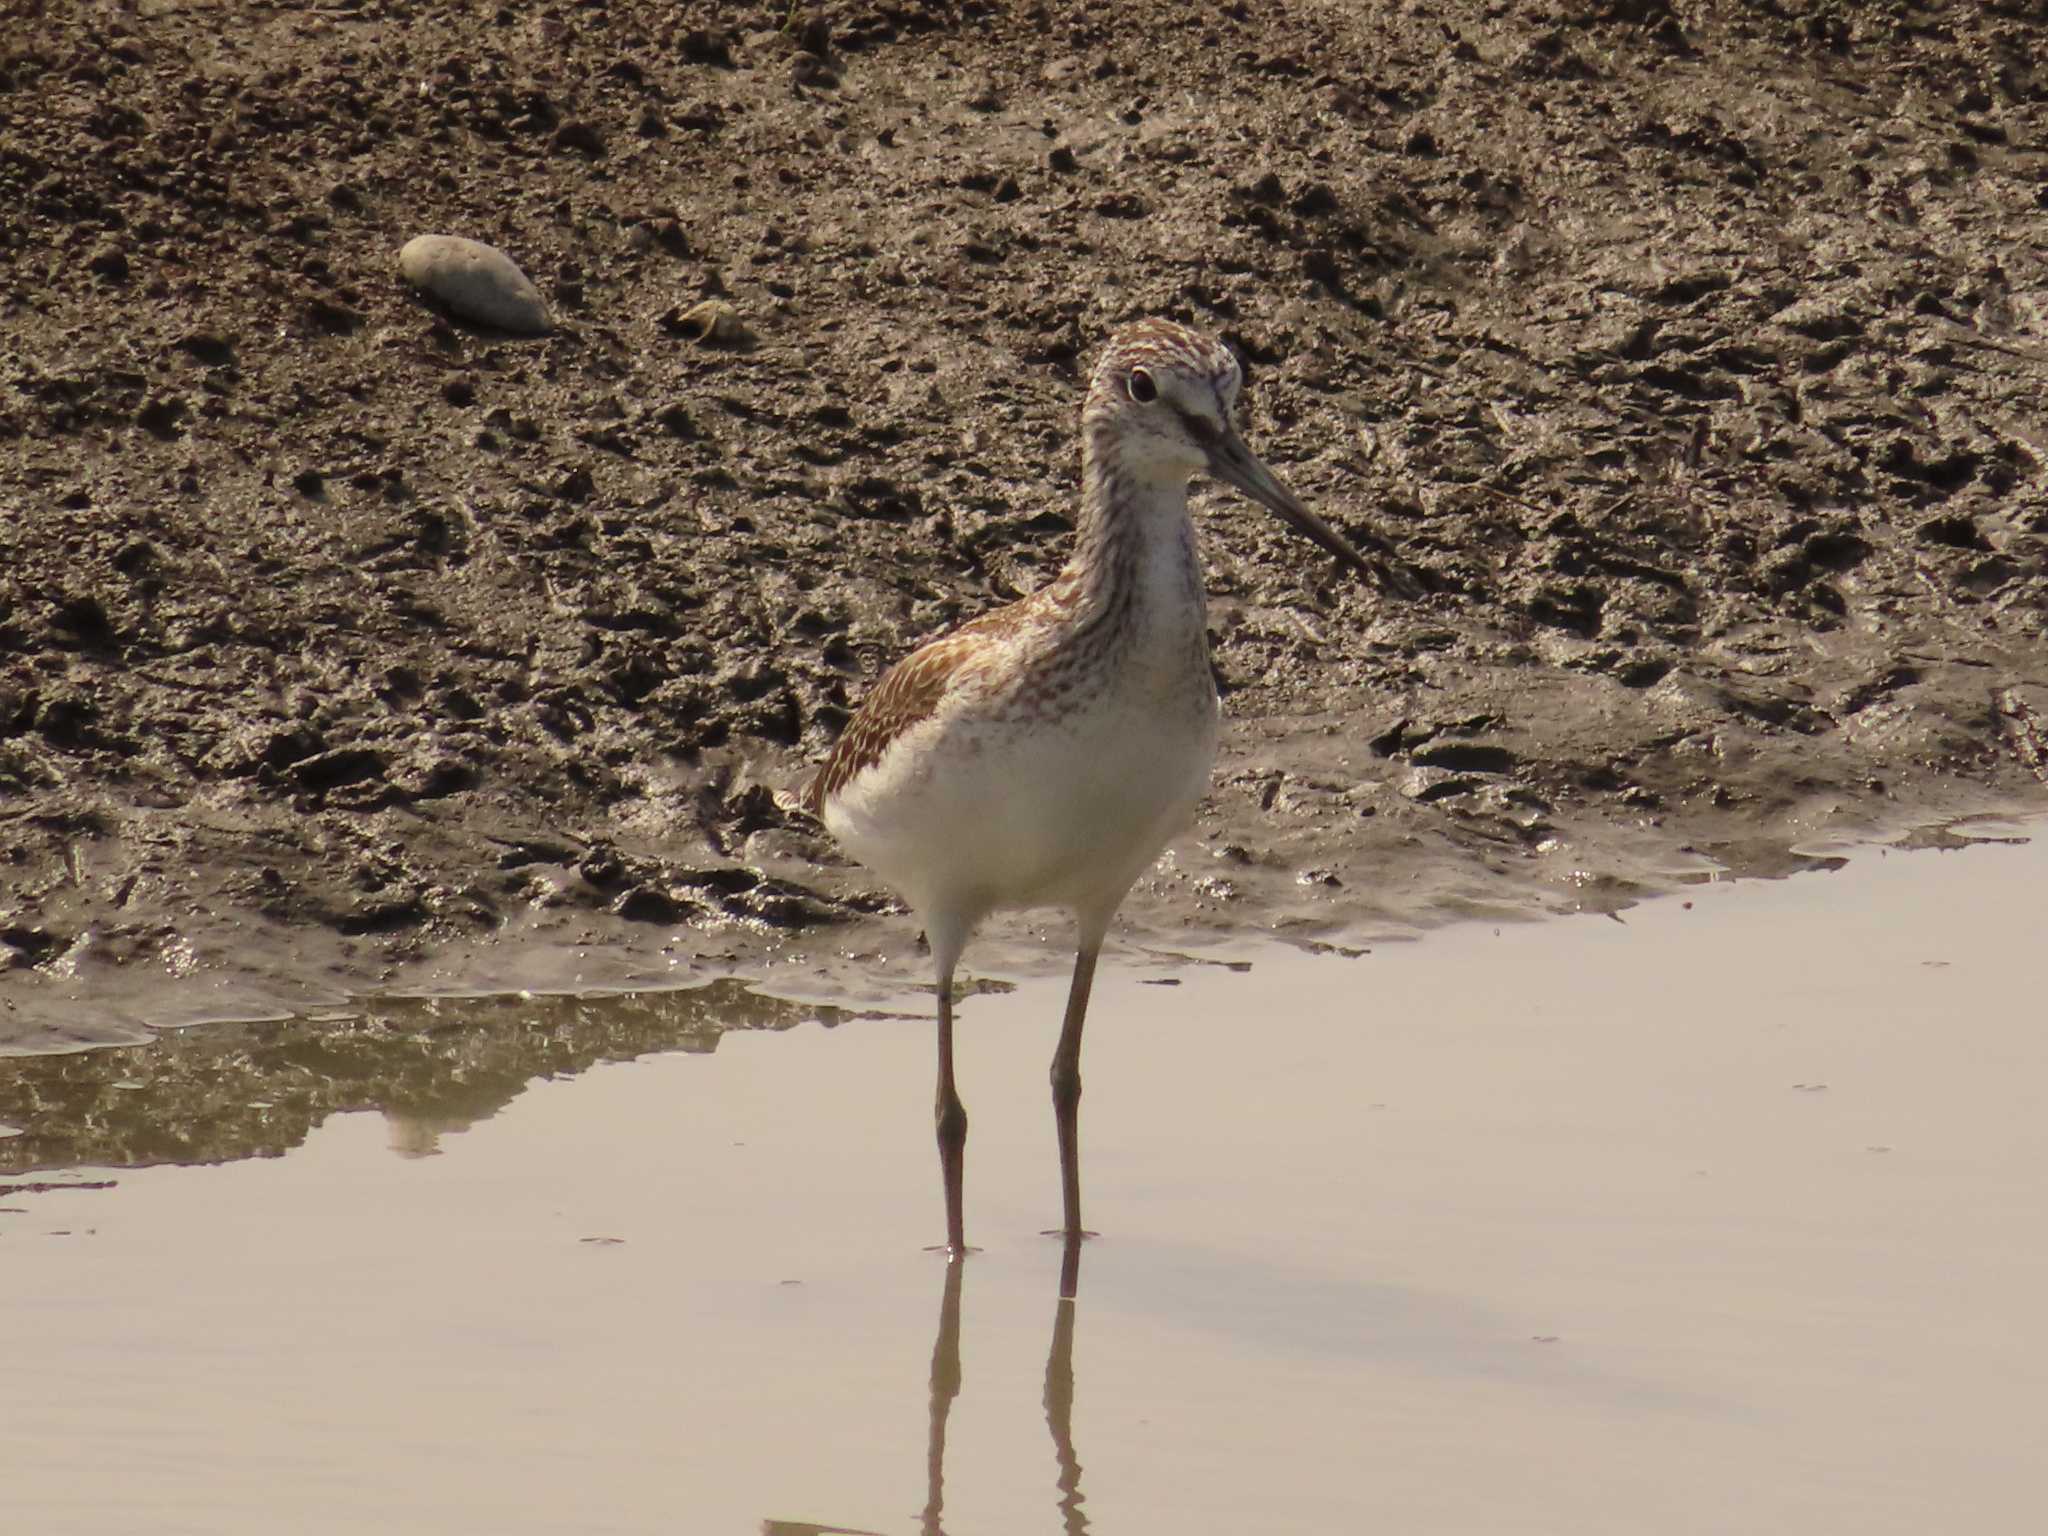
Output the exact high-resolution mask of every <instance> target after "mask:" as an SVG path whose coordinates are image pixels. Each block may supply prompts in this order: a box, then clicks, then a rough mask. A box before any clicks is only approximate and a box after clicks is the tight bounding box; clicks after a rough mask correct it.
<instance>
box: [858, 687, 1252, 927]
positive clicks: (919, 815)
mask: <svg viewBox="0 0 2048 1536" xmlns="http://www.w3.org/2000/svg"><path fill="white" fill-rule="evenodd" d="M1217 733H1218V727H1217V714H1216V699H1215V694H1214V691H1213V689H1211V688H1210V686H1209V683H1208V676H1207V671H1206V667H1204V669H1203V671H1202V673H1201V675H1200V676H1199V677H1198V678H1197V677H1191V676H1188V675H1186V674H1184V673H1183V674H1181V675H1178V676H1172V677H1169V678H1166V679H1162V678H1161V677H1160V676H1159V675H1158V674H1156V673H1155V674H1152V675H1151V676H1150V677H1147V676H1145V675H1143V674H1142V673H1140V674H1139V675H1136V676H1132V677H1129V678H1127V679H1125V680H1124V681H1123V685H1122V686H1116V687H1112V688H1111V689H1109V690H1107V691H1105V692H1102V693H1099V694H1095V695H1093V696H1089V697H1085V698H1083V697H1073V698H1071V702H1070V707H1068V708H1067V709H1064V710H1062V711H1060V712H1057V713H1052V714H1044V715H1038V716H1036V717H1033V718H1030V719H1029V720H1025V721H1018V720H1015V719H1011V718H1005V717H1004V716H1002V715H1001V714H995V715H989V714H986V713H983V712H981V711H978V710H970V711H963V712H961V713H960V714H958V715H955V716H953V717H951V718H947V717H945V716H941V717H938V718H935V719H933V720H928V721H925V722H923V723H922V724H920V725H919V726H916V727H914V728H912V729H911V730H910V731H908V732H906V733H905V734H904V735H903V737H902V738H900V739H899V740H898V741H897V742H896V743H895V744H893V746H892V747H891V749H890V751H889V753H888V755H887V756H885V757H884V759H883V760H882V761H881V762H880V763H878V764H876V765H875V767H874V768H873V769H872V770H870V771H869V772H868V773H866V774H863V775H862V776H861V778H860V780H859V781H858V782H857V783H855V784H853V785H849V786H848V788H847V791H846V792H845V793H844V794H843V795H842V796H840V797H839V798H838V799H837V800H836V801H835V802H834V803H833V805H832V806H831V807H829V808H828V810H827V813H826V823H827V825H828V826H829V827H830V829H831V830H832V832H833V833H834V835H835V836H837V837H838V838H839V839H840V841H841V843H842V844H843V845H844V846H845V847H846V848H847V850H848V851H849V852H851V853H852V854H853V855H854V857H856V858H857V859H859V860H860V861H861V862H862V863H863V864H865V865H867V866H868V867H869V868H870V869H872V870H874V871H875V872H876V873H877V874H878V875H880V876H881V877H882V878H883V879H884V880H885V881H886V882H887V883H888V884H889V885H891V886H892V887H894V888H895V890H896V891H897V892H898V893H899V894H900V895H902V896H903V897H904V898H905V899H906V900H907V901H909V902H910V904H911V905H912V906H914V907H916V908H918V909H919V910H921V911H927V912H928V911H932V910H948V909H957V910H963V911H968V912H984V911H993V910H996V909H999V908H1017V907H1046V906H1058V907H1070V908H1098V907H1107V906H1113V905H1114V904H1115V902H1116V901H1117V900H1118V899H1119V898H1121V897H1122V895H1123V893H1124V892H1125V891H1126V890H1127V889H1128V888H1129V886H1130V884H1131V882H1132V881H1133V880H1135V879H1136V878H1137V877H1138V876H1139V875H1140V874H1142V873H1143V872H1144V870H1145V868H1146V866H1148V865H1149V864H1150V863H1151V862H1152V860H1153V859H1155V858H1156V857H1158V854H1159V851H1160V849H1161V848H1162V847H1164V846H1165V844H1166V841H1167V840H1168V839H1169V838H1170V837H1172V836H1173V834H1174V833H1175V832H1177V831H1178V830H1180V828H1181V827H1182V826H1184V825H1186V823H1187V820H1188V818H1189V817H1190V816H1192V815H1193V813H1194V809H1195V805H1196V803H1197V802H1198V801H1199V800H1200V799H1201V797H1202V794H1203V792H1204V790H1205V789H1206V788H1207V787H1208V782H1209V772H1210V768H1211V767H1212V765H1213V764H1214V762H1215V756H1216V741H1217Z"/></svg>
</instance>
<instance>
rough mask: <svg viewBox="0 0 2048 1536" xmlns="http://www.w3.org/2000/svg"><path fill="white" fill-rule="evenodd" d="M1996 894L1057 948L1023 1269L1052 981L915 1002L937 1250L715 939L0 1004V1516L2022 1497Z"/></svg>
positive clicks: (1816, 894) (852, 1085) (2035, 1269)
mask: <svg viewBox="0 0 2048 1536" xmlns="http://www.w3.org/2000/svg"><path fill="white" fill-rule="evenodd" d="M2044 891H2048V840H2039V839H2037V840H2036V841H2033V842H2030V843H2025V844H2015V845H2006V844H1987V845H1981V846H1975V847H1971V848H1968V849H1965V850H1962V851H1957V852H1917V853H1900V852H1892V853H1888V854H1887V853H1879V852H1872V853H1869V854H1867V855H1861V856H1858V857H1855V858H1853V859H1851V861H1850V862H1849V864H1848V865H1847V867H1846V868H1844V869H1842V870H1839V871H1837V872H1834V873H1830V874H1824V875H1805V876H1801V877H1798V878H1796V879H1791V880H1786V881H1782V882H1774V883H1773V882H1745V883H1740V884H1728V885H1706V886H1702V887H1699V888H1697V889H1696V890H1695V891H1694V892H1693V893H1692V894H1691V896H1690V898H1689V904H1687V903H1684V902H1681V901H1677V900H1672V901H1663V902H1655V903H1651V904H1648V905H1645V906H1642V907H1639V908H1636V909H1634V910H1632V911H1630V912H1629V913H1627V914H1626V915H1625V919H1622V920H1615V919H1598V918H1586V919H1578V920H1572V921H1563V922H1548V923H1542V924H1530V925H1522V926H1511V927H1506V928H1501V929H1494V928H1490V927H1484V926H1479V925H1468V926H1465V927H1462V928H1453V929H1449V930H1445V931H1442V932H1439V933H1436V934H1432V935H1431V936H1430V937H1428V938H1427V939H1425V940H1423V941H1421V942H1417V943H1407V944H1393V945H1386V946H1380V947H1376V948H1375V949H1374V950H1373V951H1372V952H1371V953H1369V954H1365V955H1362V956H1359V957H1356V958H1340V957H1337V956H1333V955H1321V956H1311V955H1305V954H1301V953H1297V952H1293V951H1287V950H1279V949H1275V950H1271V951H1262V952H1260V953H1259V954H1258V955H1257V956H1256V958H1255V961H1254V963H1253V964H1252V965H1251V967H1250V968H1249V969H1248V970H1240V969H1232V968H1228V967H1223V966H1205V965H1194V966H1189V967H1187V968H1185V969H1183V970H1182V971H1180V972H1179V973H1177V978H1176V979H1177V983H1178V984H1175V985H1160V984H1158V983H1159V980H1160V977H1159V973H1158V972H1157V970H1156V969H1136V968H1132V967H1130V966H1128V965H1126V966H1119V965H1117V964H1116V963H1115V961H1114V960H1113V959H1112V961H1110V962H1109V963H1108V964H1107V965H1106V967H1105V971H1104V974H1103V976H1102V978H1101V979H1100V981H1099V982H1098V985H1097V993H1096V1001H1095V1006H1094V1014H1093V1023H1092V1024H1091V1028H1090V1038H1089V1042H1088V1050H1087V1053H1086V1057H1085V1067H1086V1073H1087V1087H1088V1093H1087V1099H1086V1102H1085V1104H1084V1108H1083V1139H1084V1148H1085V1178H1086V1190H1087V1198H1088V1217H1089V1220H1090V1222H1091V1224H1093V1225H1095V1226H1098V1227H1100V1228H1101V1229H1103V1231H1104V1234H1105V1235H1104V1236H1103V1237H1102V1238H1101V1239H1100V1240H1099V1241H1096V1242H1092V1243H1089V1244H1087V1245H1086V1246H1085V1247H1084V1248H1083V1249H1082V1251H1081V1256H1080V1271H1079V1275H1078V1301H1077V1302H1076V1303H1075V1304H1074V1305H1073V1306H1072V1307H1063V1306H1062V1305H1061V1304H1060V1302H1059V1301H1058V1293H1059V1290H1060V1278H1061V1277H1060V1273H1059V1271H1060V1261H1061V1251H1060V1246H1059V1244H1058V1243H1057V1242H1055V1241H1054V1240H1051V1239H1048V1238H1044V1237H1041V1236H1039V1235H1038V1233H1039V1229H1040V1228H1041V1227H1044V1226H1046V1225H1049V1224H1050V1223H1051V1222H1052V1220H1054V1219H1055V1217H1056V1215H1057V1208H1058V1182H1057V1176H1056V1167H1055V1159H1054V1154H1053V1146H1052V1133H1051V1116H1050V1109H1049V1104H1048V1102H1047V1093H1046V1088H1045V1077H1044V1073H1045V1065H1046V1062H1047V1060H1048V1058H1049V1056H1050V1053H1051V1048H1052V1042H1053V1038H1054V1036H1055V1034H1056V1032H1057V1025H1058V1015H1059V1004H1060V994H1061V988H1060V987H1059V985H1058V984H1056V983H1048V982H1043V981H1034V982H1028V983H1025V984H1022V985H1020V986H1018V987H1017V988H1016V989H1015V990H1014V991H1008V992H998V993H994V994H990V995H981V996H976V997H974V998H971V999H970V1000H969V1001H968V1002H967V1003H966V1004H965V1005H964V1007H963V1010H962V1022H961V1029H962V1053H963V1055H962V1073H963V1081H962V1088H963V1092H964V1093H965V1095H966V1098H967V1102H968V1107H969V1110H970V1112H971V1114H972V1115H973V1132H972V1138H971V1141H970V1144H969V1160H968V1221H969V1237H970V1240H972V1241H973V1242H975V1243H977V1244H979V1245H980V1246H981V1248H982V1250H983V1251H982V1252H980V1253H979V1254H977V1255H975V1256H974V1257H973V1258H972V1259H971V1260H969V1261H968V1262H967V1263H966V1264H965V1265H964V1266H963V1267H960V1268H952V1269H949V1268H948V1266H946V1265H945V1264H944V1263H943V1261H942V1260H941V1259H940V1258H939V1257H938V1256H936V1255H934V1254H931V1253H927V1252H924V1251H922V1245H923V1244H924V1243H927V1242H930V1241H932V1240H934V1238H935V1237H936V1236H937V1234H938V1231H939V1228H940V1224H941V1223H940V1209H939V1194H938V1178H937V1169H936V1164H935V1159H934V1156H933V1152H932V1148H931V1134H930V1108H929V1105H930V1098H929V1095H930V1077H931V1070H932V1065H931V1041H930V1038H929V1036H930V1027H929V1025H928V1023H926V1022H925V1021H923V1020H922V1019H911V1018H891V1017H860V1018H854V1017H844V1018H835V1020H834V1023H835V1027H832V1028H821V1027H818V1026H817V1025H816V1024H815V1023H808V1022H803V1021H805V1020H807V1019H814V1018H816V1017H817V1013H816V1010H804V1009H800V1008H796V1007H795V1006H794V1005H790V1004H775V1003H769V1002H765V1001H763V1000H761V999H755V998H747V997H743V996H740V995H739V994H737V993H736V992H735V991H733V990H732V989H731V988H729V987H720V988H714V989H707V990H705V991H703V992H699V993H693V994H680V995H669V996H667V997H658V998H656V997H641V998H635V999H609V1000H607V999H590V1000H582V1001H564V1000H552V1001H549V1000H537V1001H529V1002H524V1003H522V1002H517V1001H494V1002H479V1003H472V1004H438V1005H427V1004H407V1005H385V1006H379V1007H378V1008H376V1009H374V1010H371V1011H369V1012H366V1013H364V1014H362V1015H359V1016H356V1017H352V1018H340V1019H336V1020H334V1021H330V1022H328V1023H326V1024H307V1023H300V1024H294V1025H273V1026H236V1027H233V1028H226V1029H220V1030H199V1031H193V1032H191V1033H189V1034H187V1035H182V1036H174V1037H169V1038H168V1039H167V1040H166V1041H165V1043H164V1044H163V1045H161V1046H158V1047H151V1048H142V1049H138V1050H135V1051H130V1052H122V1053H112V1052H100V1053H93V1054H91V1055H89V1056H83V1057H69V1058H58V1059H47V1060H42V1061H35V1062H21V1063H12V1064H8V1065H7V1066H6V1067H0V1121H6V1122H8V1123H9V1125H10V1126H11V1127H12V1128H13V1129H15V1130H17V1131H18V1132H19V1133H20V1134H18V1135H16V1136H14V1137H13V1138H12V1139H10V1140H0V1166H6V1167H13V1168H28V1167H30V1166H31V1165H41V1166H42V1167H43V1168H44V1171H39V1172H22V1173H17V1174H13V1175H10V1176H6V1177H4V1178H0V1316H4V1317H5V1318H6V1319H7V1320H8V1323H7V1359H8V1366H9V1370H8V1379H9V1382H10V1384H11V1386H12V1389H13V1390H12V1391H11V1392H10V1394H9V1395H10V1398H11V1404H10V1408H9V1411H8V1433H7V1434H6V1435H5V1436H4V1437H0V1487H4V1489H5V1490H6V1497H5V1503H6V1508H7V1512H8V1514H9V1515H10V1516H11V1517H12V1518H11V1520H10V1521H9V1524H10V1525H14V1526H18V1527H19V1528H20V1529H23V1530H35V1531H38V1532H94V1533H99V1532H109V1533H111V1532H122V1533H129V1532H135V1531H143V1530H147V1531H151V1532H185V1531H190V1532H206V1533H209V1536H218V1533H234V1532H244V1531H247V1532H257V1531H262V1532H266V1533H268V1532H274V1531H276V1530H279V1529H287V1530H292V1531H295V1532H320V1531H330V1530H333V1531H342V1530H349V1531H356V1530H360V1529H362V1528H364V1527H365V1526H368V1525H371V1524H374V1525H375V1526H377V1527H378V1528H380V1529H390V1530H400V1531H434V1532H448V1531H463V1530H491V1531H514V1532H517V1531H562V1532H570V1531H573V1532H610V1531H621V1532H628V1531H630V1532H644V1531H656V1530H661V1531H668V1530H683V1531H699V1530H701V1531H714V1530H766V1531H771V1532H776V1533H778V1536H797V1533H799V1532H809V1531H811V1530H814V1529H816V1528H819V1527H823V1528H826V1529H842V1528H843V1529H850V1530H856V1531H870V1532H883V1533H891V1536H893V1533H898V1532H913V1531H933V1530H938V1529H944V1530H947V1531H951V1532H954V1533H955V1536H964V1533H976V1532H984V1533H986V1532H997V1533H1000V1532H1013V1531H1014V1532H1059V1531H1078V1530H1082V1529H1089V1530H1093V1531H1096V1532H1098V1533H1099V1532H1112V1533H1114V1532H1148V1531H1173V1532H1175V1533H1176V1536H1185V1533H1193V1532H1211V1531H1213V1532H1219V1533H1220V1532H1232V1533H1241V1532H1245V1531H1251V1530H1322V1529H1362V1528H1368V1527H1384V1528H1385V1529H1388V1530H1400V1531H1406V1532H1418V1531H1420V1532H1445V1533H1459V1536H1475V1533H1492V1532H1543V1533H1549V1532H1555V1531H1561V1530H1572V1531H1575V1532H1606V1531H1612V1532H1617V1533H1620V1532H1627V1533H1630V1536H1636V1533H1640V1532H1642V1531H1646V1530H1648V1531H1656V1532H1659V1533H1682V1532H1717V1533H1718V1532H1727V1531H1733V1530H1789V1529H1796V1530H1799V1531H1802V1532H1806V1533H1813V1532H1831V1531H1843V1532H1848V1531H1854V1532H1858V1533H1869V1532H1889V1531H1899V1532H1907V1531H1911V1532H1915V1533H1919V1532H1924V1531H1927V1530H1931V1529H1950V1530H1958V1529H2019V1528H2022V1527H2023V1526H2024V1525H2025V1524H2027V1523H2030V1521H2031V1520H2032V1519H2033V1518H2035V1512H2036V1511H2037V1509H2038V1502H2039V1500H2038V1480H2039V1460H2040V1431H2039V1404H2040V1403H2041V1402H2042V1401H2044V1400H2048V1330H2044V1329H2043V1328H2042V1327H2041V1326H2040V1324H2039V1321H2038V1319H2039V1312H2040V1298H2041V1297H2042V1295H2043V1294H2048V1232H2044V1229H2043V1221H2042V1214H2041V1213H2042V1212H2043V1210H2044V1209H2048V1117H2044V1116H2043V1115H2042V1114H2041V1113H2040V1108H2039V1105H2040V1095H2041V1084H2042V1083H2043V1081H2048V1034H2044V1031H2043V1030H2042V1028H2041V1024H2042V1010H2041V1005H2040V999H2041V998H2042V997H2043V996H2044V995H2048V957H2044V953H2043V945H2042V939H2043V936H2044V935H2043V922H2042V905H2043V903H2042V895H2043V893H2044ZM728 1026H731V1027H728ZM721 1030H723V1031H724V1032H721ZM606 1058H628V1059H622V1060H606ZM536 1073H551V1074H554V1075H553V1076H552V1078H550V1079H548V1080H540V1081H534V1082H532V1083H531V1085H530V1086H527V1085H526V1080H527V1079H528V1078H529V1077H532V1076H533V1075H534V1074H536ZM280 1152H281V1153H283V1154H284V1155H282V1156H279V1155H268V1156H262V1155H256V1154H264V1153H268V1154H277V1153H280ZM394 1154H396V1155H394ZM194 1158H215V1159H217V1158H230V1159H233V1160H231V1161H225V1162H218V1163H215V1164H213V1165H210V1166H185V1165H181V1164H180V1160H181V1159H184V1160H188V1161H189V1160H190V1159H194ZM95 1161H97V1162H99V1163H108V1164H111V1163H115V1162H148V1161H155V1162H158V1163H159V1164H160V1165H159V1166H152V1167H140V1168H138V1167H118V1168H116V1167H97V1166H94V1163H95ZM51 1165H55V1168H54V1170H53V1169H52V1167H51ZM53 1186H54V1187H53ZM949 1282H957V1289H955V1288H954V1287H953V1286H951V1285H949ZM956 1352H957V1377H956V1375H955V1365H954V1361H955V1356H956ZM956 1382H957V1386H956ZM935 1469H937V1470H939V1471H941V1472H942V1480H938V1479H935V1478H934V1476H933V1473H934V1470H935Z"/></svg>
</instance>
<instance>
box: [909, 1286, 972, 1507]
mask: <svg viewBox="0 0 2048 1536" xmlns="http://www.w3.org/2000/svg"><path fill="white" fill-rule="evenodd" d="M966 1272H967V1262H966V1260H965V1259H964V1258H963V1257H962V1256H961V1255H959V1254H948V1255H947V1257H946V1285H945V1289H944V1290H942V1291H940V1292H939V1336H938V1338H936V1339H934V1340H933V1341H932V1396H931V1419H930V1423H929V1429H928V1432H927V1434H926V1436H925V1449H924V1515H923V1518H922V1520H921V1522H920V1526H919V1528H920V1529H921V1530H922V1531H923V1532H924V1536H946V1528H945V1526H944V1525H943V1524H942V1523H941V1522H940V1516H941V1515H943V1514H944V1513H945V1508H946V1420H947V1419H948V1418H950V1417H951V1416H952V1412H953V1399H954V1398H956V1397H958V1396H959V1395H960V1281H961V1277H962V1276H963V1275H965V1274H966Z"/></svg>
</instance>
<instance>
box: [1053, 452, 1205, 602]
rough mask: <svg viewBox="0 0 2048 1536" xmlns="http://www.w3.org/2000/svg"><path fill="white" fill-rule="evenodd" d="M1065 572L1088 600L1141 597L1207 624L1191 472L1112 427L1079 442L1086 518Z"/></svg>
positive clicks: (1082, 518) (1084, 517) (1079, 530)
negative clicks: (1160, 461) (1135, 446)
mask: <svg viewBox="0 0 2048 1536" xmlns="http://www.w3.org/2000/svg"><path fill="white" fill-rule="evenodd" d="M1063 575H1064V576H1065V577H1066V578H1067V579H1068V580H1070V581H1072V582H1074V583H1076V584H1077V585H1078V587H1079V588H1080V590H1081V594H1082V601H1083V604H1084V606H1088V607H1096V606H1099V605H1103V604H1108V603H1112V602H1114V603H1117V604H1119V605H1121V604H1122V603H1124V602H1126V601H1128V600H1131V599H1135V600H1136V602H1137V603H1138V604H1139V605H1141V606H1143V607H1146V608H1151V609H1154V610H1157V609H1160V608H1168V609H1178V610H1180V611H1182V612H1185V613H1187V614H1189V615H1191V616H1192V617H1193V619H1194V621H1195V622H1196V623H1197V624H1200V623H1202V622H1203V608H1204V603H1203V595H1202V570H1201V565H1200V564H1199V562H1198V561H1197V559H1196V556H1195V530H1194V525H1193V524H1192V523H1191V522H1190V521H1189V520H1188V477H1187V475H1186V474H1185V473H1184V472H1180V471H1167V472H1165V473H1161V472H1160V471H1159V469H1158V468H1157V467H1156V466H1153V465H1149V464H1145V463H1143V462H1141V461H1138V460H1137V459H1135V458H1134V457H1133V456H1132V455H1130V454H1128V453H1126V452H1125V451H1124V450H1123V448H1122V445H1121V444H1120V442H1119V440H1118V439H1117V437H1116V435H1115V434H1114V433H1112V432H1107V431H1100V432H1095V431H1091V432H1086V433H1084V435H1083V438H1082V444H1081V520H1080V526H1079V527H1078V529H1077V530H1076V532H1075V536H1074V554H1073V558H1072V559H1070V560H1069V561H1068V562H1067V568H1066V571H1065V572H1064V573H1063Z"/></svg>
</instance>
